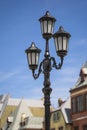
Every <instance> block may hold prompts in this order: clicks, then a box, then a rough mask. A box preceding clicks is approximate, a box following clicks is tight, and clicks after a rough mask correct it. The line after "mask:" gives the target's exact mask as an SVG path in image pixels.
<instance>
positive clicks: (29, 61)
mask: <svg viewBox="0 0 87 130" xmlns="http://www.w3.org/2000/svg"><path fill="white" fill-rule="evenodd" d="M27 58H28V64H29V65H31V58H32V57H31V53H28V54H27Z"/></svg>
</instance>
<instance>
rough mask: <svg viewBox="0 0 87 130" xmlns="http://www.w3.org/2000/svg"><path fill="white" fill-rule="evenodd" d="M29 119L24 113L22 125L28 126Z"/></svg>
mask: <svg viewBox="0 0 87 130" xmlns="http://www.w3.org/2000/svg"><path fill="white" fill-rule="evenodd" d="M28 118H29V117H27V116H26V114H25V113H22V115H21V122H20V125H21V126H25V125H26V124H27V122H28Z"/></svg>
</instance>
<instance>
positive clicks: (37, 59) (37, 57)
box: [36, 53, 39, 65]
mask: <svg viewBox="0 0 87 130" xmlns="http://www.w3.org/2000/svg"><path fill="white" fill-rule="evenodd" d="M38 61H39V54H38V53H36V65H38Z"/></svg>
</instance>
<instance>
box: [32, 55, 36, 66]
mask: <svg viewBox="0 0 87 130" xmlns="http://www.w3.org/2000/svg"><path fill="white" fill-rule="evenodd" d="M32 65H36V63H35V52H32Z"/></svg>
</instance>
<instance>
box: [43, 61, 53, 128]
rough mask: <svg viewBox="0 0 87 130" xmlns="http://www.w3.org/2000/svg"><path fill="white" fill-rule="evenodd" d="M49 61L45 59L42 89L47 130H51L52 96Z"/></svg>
mask: <svg viewBox="0 0 87 130" xmlns="http://www.w3.org/2000/svg"><path fill="white" fill-rule="evenodd" d="M49 61H50V60H49V59H45V61H44V64H43V68H44V72H43V73H44V83H43V85H44V88H43V89H42V91H43V93H44V106H45V130H50V94H51V91H52V89H51V88H50V66H49Z"/></svg>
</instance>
